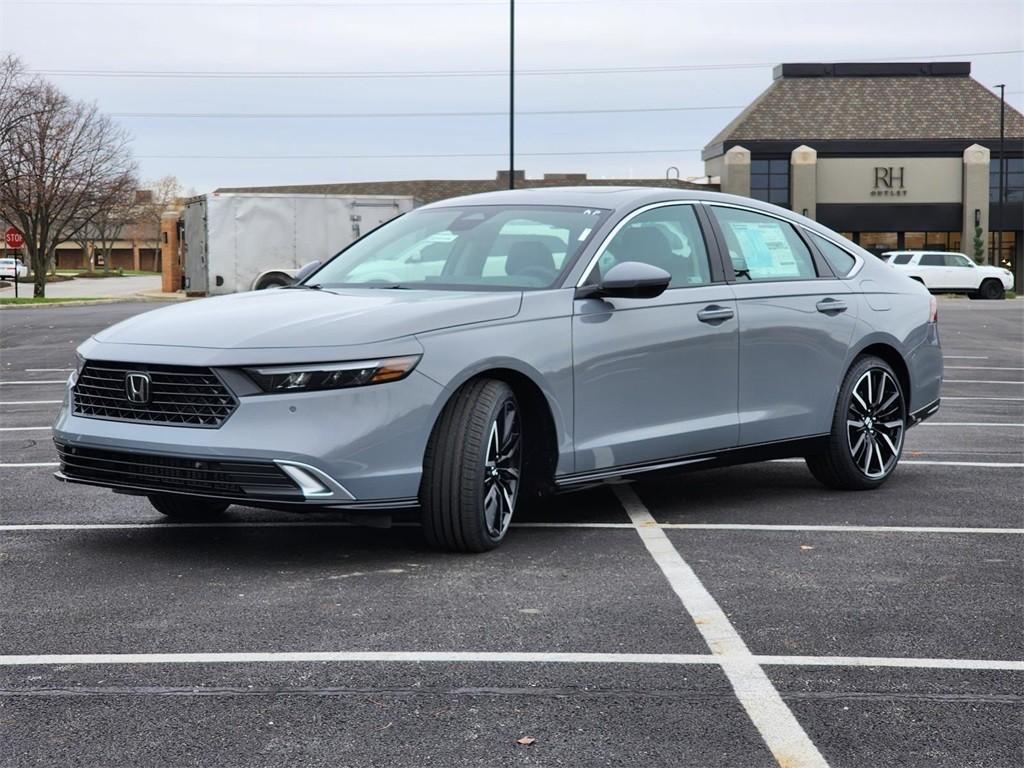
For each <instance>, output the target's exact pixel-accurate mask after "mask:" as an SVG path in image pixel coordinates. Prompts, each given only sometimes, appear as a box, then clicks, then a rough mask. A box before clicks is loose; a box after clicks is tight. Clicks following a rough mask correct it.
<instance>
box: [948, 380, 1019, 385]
mask: <svg viewBox="0 0 1024 768" xmlns="http://www.w3.org/2000/svg"><path fill="white" fill-rule="evenodd" d="M942 383H943V384H1016V385H1017V386H1018V387H1024V381H1006V380H1005V379H1004V380H1001V381H988V380H983V379H945V380H943V382H942Z"/></svg>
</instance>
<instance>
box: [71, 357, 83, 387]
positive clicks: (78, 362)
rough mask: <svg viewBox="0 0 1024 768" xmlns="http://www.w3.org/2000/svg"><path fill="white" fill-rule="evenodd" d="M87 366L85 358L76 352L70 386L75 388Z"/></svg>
mask: <svg viewBox="0 0 1024 768" xmlns="http://www.w3.org/2000/svg"><path fill="white" fill-rule="evenodd" d="M84 365H85V358H84V357H82V356H81V355H80V354H78V353H77V352H75V367H74V370H72V371H71V374H70V375H69V376H68V386H69V387H73V386H75V384H77V383H78V377H79V376H80V375H81V373H82V367H83V366H84Z"/></svg>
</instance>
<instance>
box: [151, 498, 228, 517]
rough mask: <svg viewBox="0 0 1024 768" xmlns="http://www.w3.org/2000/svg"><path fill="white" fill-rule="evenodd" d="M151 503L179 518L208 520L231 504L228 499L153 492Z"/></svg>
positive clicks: (164, 512)
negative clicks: (219, 499) (220, 499)
mask: <svg viewBox="0 0 1024 768" xmlns="http://www.w3.org/2000/svg"><path fill="white" fill-rule="evenodd" d="M149 503H150V504H152V505H153V508H154V509H155V510H156V511H157V512H160V513H161V514H164V515H167V516H168V517H173V518H176V519H179V520H206V519H209V518H211V517H217V516H218V515H220V514H221V513H223V512H224V510H226V509H227V508H228V507H229V506H231V505H230V504H228V503H227V502H226V501H217V500H216V499H203V498H199V497H195V496H175V495H173V494H169V493H166V494H165V493H161V494H153V495H152V496H150V497H149Z"/></svg>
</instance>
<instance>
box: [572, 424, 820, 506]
mask: <svg viewBox="0 0 1024 768" xmlns="http://www.w3.org/2000/svg"><path fill="white" fill-rule="evenodd" d="M827 444H828V435H815V436H813V437H801V438H795V439H791V440H779V441H776V442H772V443H760V444H758V445H745V446H743V447H740V448H730V449H728V450H725V451H717V452H715V453H702V454H693V455H689V456H678V457H675V458H671V459H662V460H658V461H647V462H643V463H640V464H625V465H621V466H617V467H608V468H607V469H600V470H594V471H592V472H577V473H574V474H571V475H563V476H562V477H558V478H555V489H556V491H558V492H562V491H576V490H580V489H583V488H589V487H592V486H595V485H601V484H603V483H608V482H615V481H617V480H622V479H626V478H633V477H635V476H636V477H638V476H641V475H642V476H645V477H647V476H654V475H671V474H680V473H683V472H690V471H693V470H698V469H711V468H713V467H729V466H734V465H736V464H752V463H755V462H758V461H770V460H771V459H788V458H791V457H793V456H807V455H809V454H813V453H817V452H819V451H821V450H823V449H824V448H825V447H826V446H827Z"/></svg>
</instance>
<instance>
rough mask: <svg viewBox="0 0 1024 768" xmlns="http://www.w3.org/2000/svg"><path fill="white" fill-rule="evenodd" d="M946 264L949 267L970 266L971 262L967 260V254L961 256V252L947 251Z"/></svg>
mask: <svg viewBox="0 0 1024 768" xmlns="http://www.w3.org/2000/svg"><path fill="white" fill-rule="evenodd" d="M946 266H947V267H969V266H971V262H969V261H968V260H967V257H966V256H961V255H960V254H959V253H947V254H946Z"/></svg>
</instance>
